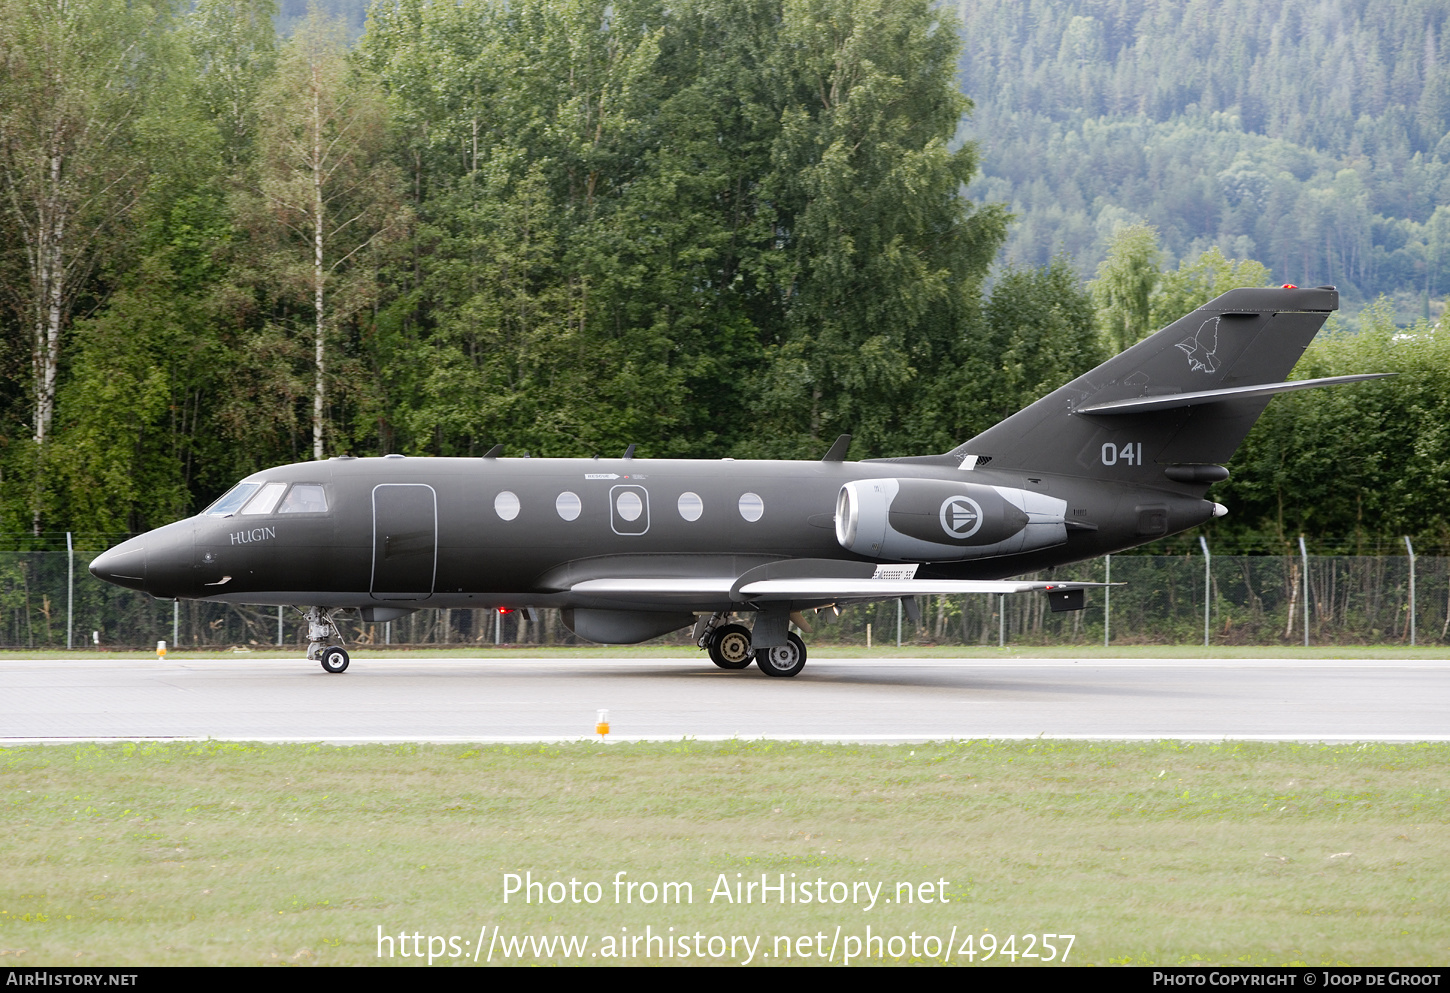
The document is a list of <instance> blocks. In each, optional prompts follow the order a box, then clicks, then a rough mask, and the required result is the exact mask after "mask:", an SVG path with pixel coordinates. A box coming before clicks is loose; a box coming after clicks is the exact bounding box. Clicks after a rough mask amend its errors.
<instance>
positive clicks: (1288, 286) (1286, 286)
mask: <svg viewBox="0 0 1450 993" xmlns="http://www.w3.org/2000/svg"><path fill="white" fill-rule="evenodd" d="M1298 288H1299V287H1297V286H1295V285H1294V284H1293V283H1285V284H1284V285H1283V286H1281V287H1280V289H1284V290H1297V289H1298Z"/></svg>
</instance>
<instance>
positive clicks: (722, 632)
mask: <svg viewBox="0 0 1450 993" xmlns="http://www.w3.org/2000/svg"><path fill="white" fill-rule="evenodd" d="M724 619H725V615H724V614H716V615H714V616H713V617H711V618H710V620H709V621H708V622H707V624H706V626H705V630H704V633H703V634H702V635H701V637H700V642H699V644H700V647H701V648H703V649H705V651H706V652H708V653H709V655H710V661H711V662H714V663H715V664H716V665H718V666H719V667H720V668H722V669H744V668H746V667H747V666H749V665H750V663H751V662H754V663H755V667H756V668H757V669H759V670H760V671H761V672H763V673H765V674H766V675H767V676H794V675H795V674H796V673H798V672H800V671H801V670H802V669H804V668H805V665H806V644H805V642H804V641H802V640H801V639H800V636H799V635H797V634H796V633H795V632H794V631H790V632H787V633H786V643H785V644H784V645H777V646H776V647H774V648H760V649H757V648H755V647H754V645H753V644H752V643H751V635H750V629H749V628H747V627H746V626H745V625H743V624H721V623H720V622H721V621H722V620H724Z"/></svg>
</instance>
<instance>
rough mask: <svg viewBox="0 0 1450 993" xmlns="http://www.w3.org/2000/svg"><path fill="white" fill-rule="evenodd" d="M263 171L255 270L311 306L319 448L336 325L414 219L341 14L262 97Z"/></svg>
mask: <svg viewBox="0 0 1450 993" xmlns="http://www.w3.org/2000/svg"><path fill="white" fill-rule="evenodd" d="M258 103H259V111H258V117H259V120H260V124H259V153H260V163H259V166H258V173H259V176H258V180H257V183H256V185H255V187H254V189H253V191H252V194H251V195H250V196H249V197H246V198H244V205H243V215H244V217H245V218H246V219H247V221H248V222H249V223H250V225H251V227H252V229H253V232H254V234H255V235H256V236H257V238H258V240H259V242H261V243H262V244H263V245H265V246H266V258H265V259H264V260H263V262H262V263H261V265H260V266H259V270H258V271H259V272H260V273H263V274H265V276H266V277H269V278H270V279H271V280H273V281H275V282H274V285H275V288H276V289H277V290H278V291H279V294H280V295H281V296H282V297H284V298H285V299H287V301H288V302H289V303H290V304H292V305H294V306H297V307H299V309H301V310H303V311H304V312H305V311H307V310H310V311H311V317H312V353H313V389H312V455H313V458H317V459H321V458H323V455H324V451H325V444H324V424H325V421H326V409H327V387H328V343H329V339H330V338H331V337H332V330H333V329H334V328H336V327H337V326H338V325H339V324H340V323H341V322H343V321H345V320H347V319H349V318H351V317H352V316H354V315H356V314H358V313H359V312H361V311H362V310H363V309H364V308H365V307H366V306H367V305H368V304H369V303H371V302H372V301H373V299H374V297H375V291H376V273H375V265H376V250H377V248H378V247H379V246H380V245H382V244H384V243H386V242H387V241H389V240H391V239H395V238H398V237H400V236H401V235H402V234H403V233H404V231H405V228H406V225H407V222H408V212H407V210H406V209H405V207H404V205H403V203H402V198H401V196H400V193H399V185H400V176H399V174H398V172H397V170H396V169H395V168H394V166H393V165H392V164H391V162H390V161H389V160H388V158H387V156H386V151H387V142H388V128H387V119H388V118H387V108H386V104H385V102H384V100H383V95H382V91H381V90H380V89H379V87H378V86H377V85H376V84H375V83H374V82H373V80H372V79H371V78H370V77H369V76H368V74H367V73H366V72H365V71H364V70H362V69H361V68H360V67H358V66H357V65H355V64H354V63H353V62H352V61H351V60H350V59H349V58H348V55H347V48H346V43H345V39H344V36H343V33H342V28H341V25H338V24H332V23H328V22H326V21H325V20H323V19H322V17H321V16H320V15H318V14H317V13H316V12H315V11H314V13H313V14H312V15H311V16H310V17H309V18H308V20H307V22H306V23H305V24H304V25H303V27H302V29H301V30H299V31H298V32H297V34H296V35H295V36H294V37H293V38H292V40H291V41H290V42H288V44H287V46H286V47H285V48H284V49H283V51H282V53H281V56H280V58H279V61H278V69H277V73H276V76H275V77H274V78H273V79H272V80H271V81H270V82H269V84H268V85H267V86H265V87H264V88H263V89H262V91H261V94H260V96H259V99H258Z"/></svg>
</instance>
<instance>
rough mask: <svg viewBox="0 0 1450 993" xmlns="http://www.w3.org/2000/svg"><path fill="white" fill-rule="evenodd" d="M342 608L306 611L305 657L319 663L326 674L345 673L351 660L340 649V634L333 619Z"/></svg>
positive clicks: (345, 652) (321, 608)
mask: <svg viewBox="0 0 1450 993" xmlns="http://www.w3.org/2000/svg"><path fill="white" fill-rule="evenodd" d="M344 609H345V608H343V607H330V608H329V607H310V608H308V610H307V613H306V615H305V616H306V618H307V657H308V658H309V659H312V660H313V661H315V662H321V663H322V668H323V669H324V670H325V671H327V672H334V673H335V672H345V671H346V670H347V664H348V662H350V661H351V659H349V658H348V656H347V651H346V650H345V649H344V648H343V647H342V645H341V644H340V642H341V641H342V633H341V632H340V631H338V630H337V621H336V620H335V618H336V617H337V615H338V614H339V613H341V612H342V611H343V610H344Z"/></svg>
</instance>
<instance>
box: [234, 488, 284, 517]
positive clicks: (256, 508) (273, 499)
mask: <svg viewBox="0 0 1450 993" xmlns="http://www.w3.org/2000/svg"><path fill="white" fill-rule="evenodd" d="M286 488H287V484H286V483H264V484H263V485H262V492H260V493H258V494H257V495H256V496H254V497H252V499H250V500H248V501H247V505H246V506H245V507H243V508H242V514H243V516H245V515H248V514H270V513H271V512H272V508H273V507H275V506H277V501H278V500H279V499H281V497H282V491H283V490H285V489H286Z"/></svg>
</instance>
